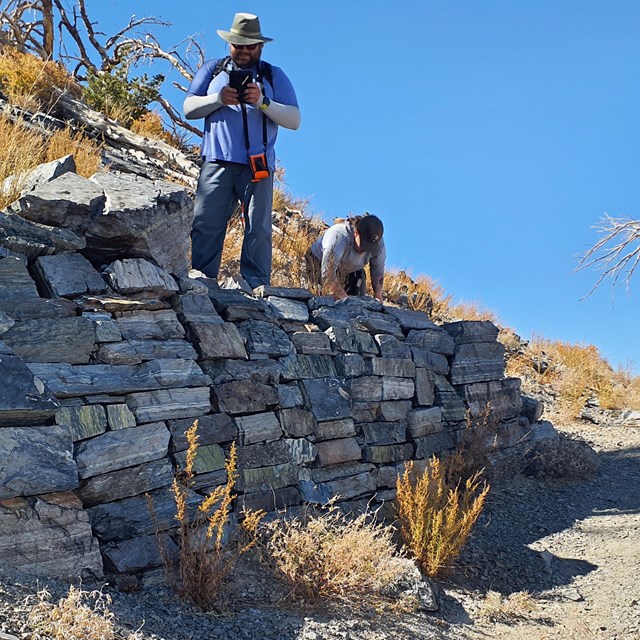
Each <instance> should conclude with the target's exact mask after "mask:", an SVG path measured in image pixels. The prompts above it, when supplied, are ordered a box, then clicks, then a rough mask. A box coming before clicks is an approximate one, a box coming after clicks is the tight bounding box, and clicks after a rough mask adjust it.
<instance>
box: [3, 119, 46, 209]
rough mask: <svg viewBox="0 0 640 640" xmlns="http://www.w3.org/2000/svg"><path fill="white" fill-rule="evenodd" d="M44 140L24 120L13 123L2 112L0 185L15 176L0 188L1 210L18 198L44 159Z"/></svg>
mask: <svg viewBox="0 0 640 640" xmlns="http://www.w3.org/2000/svg"><path fill="white" fill-rule="evenodd" d="M43 143H44V140H43V138H42V136H41V135H40V134H38V133H37V132H35V131H33V130H32V129H29V128H28V127H27V126H26V125H25V124H24V123H23V122H17V123H13V122H12V121H11V120H10V119H9V118H7V117H6V116H4V115H0V184H2V182H3V181H4V180H5V179H6V178H8V177H9V176H15V178H14V179H13V180H11V182H10V184H8V185H6V186H5V187H4V188H2V189H0V209H4V208H5V207H7V206H8V205H9V204H11V203H12V202H13V201H14V200H16V199H17V198H18V196H19V195H20V192H21V191H22V189H23V187H24V184H25V179H26V177H27V174H28V173H29V171H31V170H32V169H33V168H35V167H36V166H37V165H38V163H39V162H40V161H41V157H42V147H43Z"/></svg>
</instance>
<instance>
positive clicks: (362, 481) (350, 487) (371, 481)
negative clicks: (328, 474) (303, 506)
mask: <svg viewBox="0 0 640 640" xmlns="http://www.w3.org/2000/svg"><path fill="white" fill-rule="evenodd" d="M322 486H323V487H325V488H326V489H327V490H328V492H329V494H330V495H331V496H332V497H333V496H335V497H336V498H337V499H338V500H350V499H352V498H357V497H359V496H366V495H371V494H372V493H373V492H374V491H375V490H376V488H377V484H376V477H375V474H373V473H371V472H369V473H359V474H357V475H354V476H349V477H347V478H339V479H337V480H333V481H331V482H327V483H324V484H323V485H322Z"/></svg>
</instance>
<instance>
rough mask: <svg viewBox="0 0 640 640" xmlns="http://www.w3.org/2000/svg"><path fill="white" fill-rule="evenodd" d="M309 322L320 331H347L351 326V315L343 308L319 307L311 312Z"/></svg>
mask: <svg viewBox="0 0 640 640" xmlns="http://www.w3.org/2000/svg"><path fill="white" fill-rule="evenodd" d="M311 322H313V323H314V324H316V325H318V327H320V329H322V331H326V330H327V329H331V328H332V327H334V328H341V329H348V328H349V327H351V326H352V321H351V315H350V314H349V313H348V312H347V311H346V309H344V308H337V307H329V308H327V307H324V306H323V307H321V308H319V309H316V310H313V311H312V312H311Z"/></svg>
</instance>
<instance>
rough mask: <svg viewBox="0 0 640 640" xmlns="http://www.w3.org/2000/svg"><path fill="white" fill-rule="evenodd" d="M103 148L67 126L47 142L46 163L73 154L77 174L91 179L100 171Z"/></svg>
mask: <svg viewBox="0 0 640 640" xmlns="http://www.w3.org/2000/svg"><path fill="white" fill-rule="evenodd" d="M101 148H102V145H100V144H98V143H97V142H95V141H93V140H91V139H90V138H88V137H87V136H85V135H84V134H83V133H81V132H80V131H74V130H73V129H72V128H71V127H70V126H67V127H65V128H64V129H58V130H57V131H55V132H54V134H53V135H52V136H51V137H50V138H49V140H48V141H47V146H46V150H45V157H44V161H45V162H50V161H52V160H57V159H58V158H62V156H66V155H69V154H71V155H73V159H74V160H75V163H76V173H77V174H78V175H81V176H84V177H85V178H90V177H91V176H92V175H93V174H94V173H96V172H97V171H98V169H100V163H101V159H102V153H101Z"/></svg>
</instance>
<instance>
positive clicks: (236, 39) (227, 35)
mask: <svg viewBox="0 0 640 640" xmlns="http://www.w3.org/2000/svg"><path fill="white" fill-rule="evenodd" d="M217 32H218V35H219V36H220V37H221V38H222V39H223V40H226V41H227V42H230V43H231V44H255V43H257V42H271V41H272V40H273V38H267V37H265V36H263V35H262V31H261V30H260V18H258V16H254V15H253V13H236V15H235V16H234V17H233V24H232V25H231V29H230V30H229V31H223V30H222V29H218V30H217Z"/></svg>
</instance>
